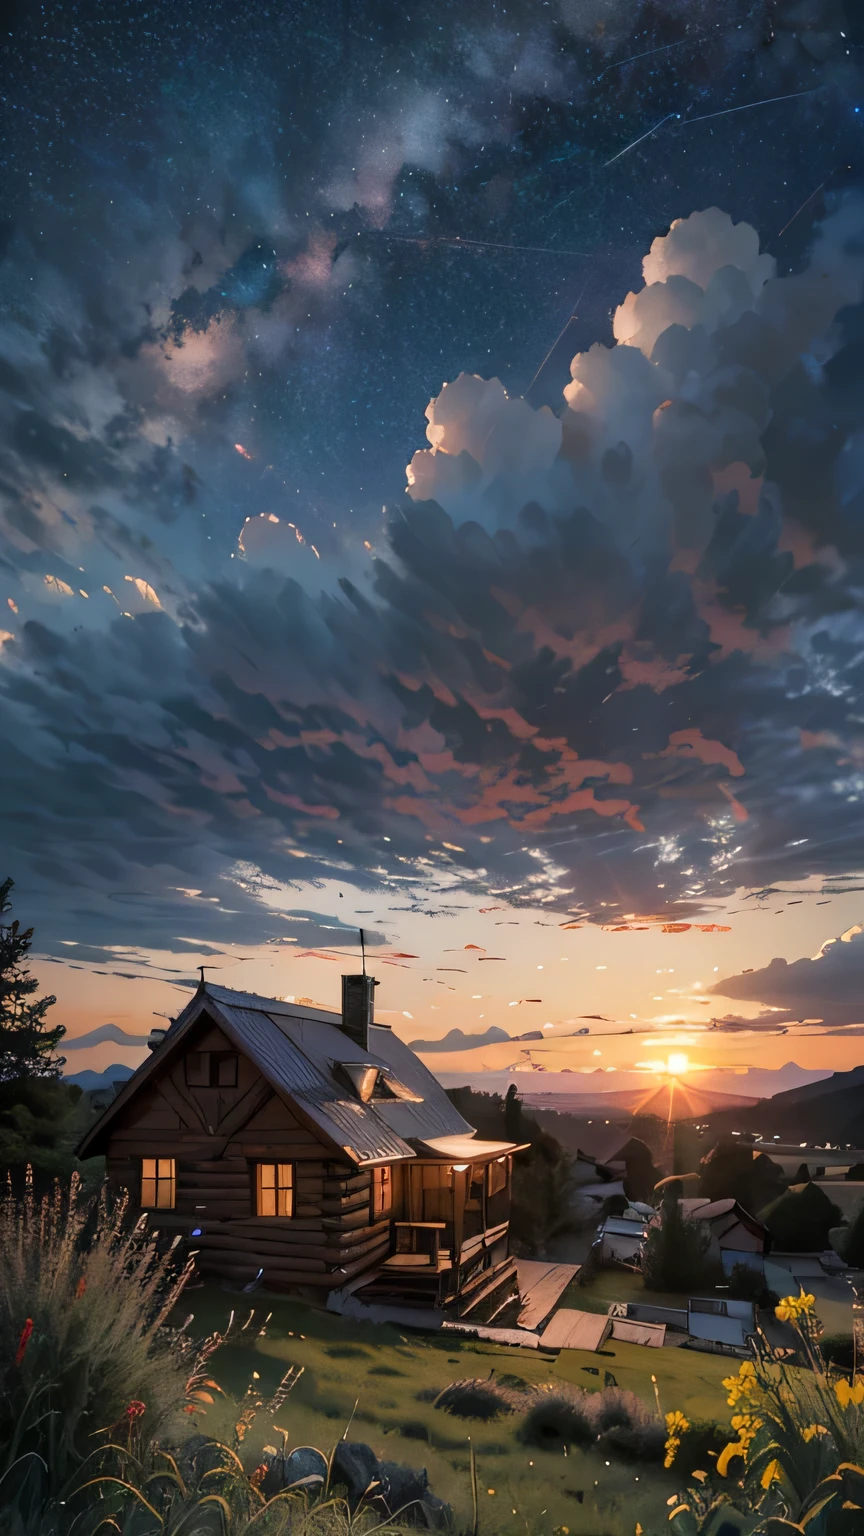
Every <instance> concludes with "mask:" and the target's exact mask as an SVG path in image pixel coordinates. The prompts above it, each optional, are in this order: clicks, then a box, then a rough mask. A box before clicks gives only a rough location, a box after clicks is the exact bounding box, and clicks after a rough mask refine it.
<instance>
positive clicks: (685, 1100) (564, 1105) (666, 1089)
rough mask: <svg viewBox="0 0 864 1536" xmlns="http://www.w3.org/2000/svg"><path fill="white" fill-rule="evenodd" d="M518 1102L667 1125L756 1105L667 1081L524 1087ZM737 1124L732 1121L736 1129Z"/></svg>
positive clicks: (738, 1097)
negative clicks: (596, 1087)
mask: <svg viewBox="0 0 864 1536" xmlns="http://www.w3.org/2000/svg"><path fill="white" fill-rule="evenodd" d="M606 1081H608V1079H606ZM522 1099H523V1102H524V1104H525V1106H526V1108H528V1109H557V1110H558V1111H559V1112H560V1113H563V1114H568V1113H569V1114H587V1113H589V1112H590V1111H592V1110H593V1112H594V1113H595V1114H603V1113H604V1112H605V1114H606V1115H612V1114H615V1113H621V1112H625V1113H627V1114H629V1115H653V1116H656V1117H657V1118H658V1119H661V1120H665V1121H667V1122H668V1121H670V1120H690V1119H692V1118H693V1117H694V1116H696V1115H700V1116H704V1115H711V1116H712V1117H713V1116H714V1115H715V1113H717V1112H718V1111H719V1112H723V1111H729V1112H734V1113H735V1114H736V1115H740V1114H741V1113H742V1112H743V1111H746V1110H749V1109H754V1108H755V1107H756V1105H757V1104H758V1103H759V1101H758V1099H752V1098H746V1097H745V1096H744V1095H743V1094H734V1093H715V1092H714V1091H713V1090H712V1089H710V1088H703V1087H702V1086H701V1085H700V1086H699V1087H697V1088H694V1087H692V1086H691V1084H689V1083H688V1084H686V1085H685V1084H684V1083H676V1084H675V1085H674V1086H672V1085H671V1084H669V1083H668V1082H667V1083H661V1084H659V1085H657V1086H654V1085H652V1086H651V1087H650V1088H617V1089H613V1090H612V1091H611V1092H610V1093H601V1092H598V1093H590V1092H589V1093H560V1092H559V1093H542V1092H539V1091H535V1092H531V1090H530V1089H528V1088H525V1089H523V1090H522ZM737 1123H738V1122H737V1120H736V1122H735V1124H736V1126H737ZM712 1124H713V1119H712Z"/></svg>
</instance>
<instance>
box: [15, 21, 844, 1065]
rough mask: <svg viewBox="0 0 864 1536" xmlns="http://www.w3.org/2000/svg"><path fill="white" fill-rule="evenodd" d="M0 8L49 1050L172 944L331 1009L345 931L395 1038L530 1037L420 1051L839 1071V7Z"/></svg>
mask: <svg viewBox="0 0 864 1536" xmlns="http://www.w3.org/2000/svg"><path fill="white" fill-rule="evenodd" d="M0 51H2V55H3V58H2V88H0V98H2V99H0V105H2V110H3V115H4V131H3V141H2V168H3V185H4V194H5V196H4V205H3V210H2V217H0V261H2V282H0V740H2V743H3V749H2V752H0V850H2V854H3V858H2V865H3V872H4V873H5V872H6V870H8V873H9V874H10V875H11V876H12V877H13V878H14V880H15V882H16V888H15V897H16V913H17V914H18V915H20V916H21V917H22V919H24V920H25V921H26V922H28V923H29V922H32V923H34V924H35V926H36V953H37V962H36V964H37V969H38V972H39V974H40V977H41V979H42V980H43V984H44V985H45V986H46V987H48V986H50V989H51V990H52V991H53V992H55V993H56V994H57V997H58V1000H59V1001H58V1005H57V1010H56V1013H57V1016H58V1020H59V1021H60V1022H64V1023H66V1024H67V1026H68V1029H69V1035H70V1040H69V1042H68V1043H69V1044H72V1046H73V1050H72V1052H67V1055H68V1057H69V1069H70V1070H71V1069H73V1068H79V1067H84V1066H91V1065H92V1066H98V1065H104V1064H106V1063H107V1062H109V1061H114V1060H122V1061H126V1062H128V1063H130V1064H132V1063H134V1062H135V1061H137V1060H138V1059H140V1056H141V1054H142V1048H143V1040H144V1038H145V1037H146V1033H147V1031H148V1029H149V1028H150V1026H151V1025H152V1024H153V1023H154V1022H155V1023H158V1022H159V1020H160V1018H161V1017H162V1016H163V1015H166V1016H170V1015H172V1014H173V1013H176V1011H177V1009H178V1008H179V1007H180V1006H182V1003H183V1000H184V998H185V997H188V983H189V978H190V977H194V975H195V968H196V967H197V966H198V965H200V964H204V965H209V966H211V967H212V969H211V971H210V972H209V973H208V974H210V975H211V976H213V977H214V978H215V976H216V973H217V972H218V973H219V979H220V980H221V981H223V982H227V983H230V984H232V985H238V986H244V987H248V988H251V989H254V990H258V991H262V992H267V993H271V994H275V995H280V996H292V997H296V998H298V999H299V998H300V997H304V996H305V997H310V998H312V999H313V1000H316V1001H321V1002H325V1003H328V1004H330V1005H334V1004H336V1002H337V999H338V976H339V972H340V970H341V969H344V968H345V965H346V960H348V961H349V962H350V965H351V966H352V967H353V965H354V964H355V963H356V957H357V954H358V948H357V927H358V925H360V924H362V925H363V927H364V929H365V930H366V935H367V943H368V946H369V951H370V956H371V957H372V958H373V959H374V966H375V969H376V973H377V974H378V975H379V976H380V978H381V981H382V986H381V988H380V989H379V1000H378V1007H379V1016H380V1017H381V1018H382V1019H383V1020H384V1021H386V1022H391V1023H392V1024H393V1025H394V1027H396V1028H398V1029H399V1031H400V1033H402V1034H403V1035H404V1036H405V1038H408V1039H414V1038H420V1039H424V1040H427V1041H428V1040H432V1041H433V1042H434V1041H436V1040H438V1039H439V1038H440V1037H442V1036H444V1035H445V1034H447V1033H448V1032H449V1031H450V1030H451V1029H458V1030H462V1031H463V1032H468V1033H469V1034H474V1033H478V1032H479V1033H483V1032H485V1031H487V1030H488V1029H490V1028H492V1029H493V1031H494V1030H497V1031H504V1032H505V1035H506V1036H510V1037H514V1036H516V1035H519V1034H524V1033H528V1034H533V1035H538V1034H539V1036H540V1040H539V1044H538V1043H536V1041H532V1042H519V1041H516V1040H512V1041H510V1040H508V1039H506V1038H505V1039H503V1040H495V1039H493V1040H484V1043H483V1044H482V1045H481V1046H480V1047H477V1046H475V1047H474V1048H473V1049H464V1048H463V1047H464V1041H463V1040H461V1039H459V1038H458V1037H452V1039H451V1046H452V1048H451V1049H448V1050H447V1051H442V1052H437V1053H432V1054H431V1055H430V1057H429V1059H430V1061H431V1060H432V1057H433V1055H434V1058H435V1062H436V1067H437V1068H440V1070H442V1071H445V1072H451V1071H452V1072H455V1073H457V1074H458V1073H462V1074H463V1075H464V1073H465V1072H467V1071H469V1070H470V1071H471V1072H472V1073H475V1074H480V1073H483V1072H487V1073H491V1074H493V1075H494V1076H495V1079H496V1081H497V1080H498V1078H499V1077H500V1076H501V1075H502V1074H503V1073H506V1072H507V1071H508V1070H510V1069H512V1068H513V1067H515V1066H520V1067H522V1068H524V1070H525V1072H526V1073H529V1072H535V1071H536V1070H537V1069H538V1068H545V1069H546V1070H547V1072H548V1074H549V1076H548V1079H547V1080H548V1082H549V1083H550V1084H552V1082H553V1077H554V1080H555V1083H559V1082H561V1083H563V1082H564V1081H565V1079H564V1077H563V1074H564V1072H565V1071H569V1072H571V1073H586V1072H588V1071H596V1070H597V1069H598V1068H599V1069H600V1070H603V1071H605V1070H609V1069H610V1068H614V1069H615V1070H616V1072H618V1073H619V1075H620V1076H619V1078H616V1080H615V1081H616V1082H618V1081H619V1080H620V1081H622V1082H623V1081H624V1080H625V1079H626V1080H627V1081H630V1080H631V1079H632V1080H634V1081H635V1080H636V1079H637V1078H638V1076H639V1074H640V1073H643V1072H646V1071H648V1070H650V1068H651V1067H652V1065H654V1066H656V1064H657V1061H658V1060H662V1059H664V1055H665V1053H667V1052H668V1051H669V1050H670V1049H679V1050H680V1049H686V1050H687V1051H688V1052H689V1056H690V1059H691V1062H692V1063H693V1064H694V1065H695V1066H698V1067H700V1068H701V1069H702V1070H703V1071H705V1072H706V1073H707V1072H709V1071H710V1072H711V1073H713V1074H714V1079H715V1080H716V1081H717V1082H718V1083H719V1082H720V1081H721V1078H722V1081H723V1082H726V1080H727V1078H728V1077H729V1076H730V1074H736V1073H737V1074H738V1075H739V1076H740V1074H741V1073H742V1072H745V1071H747V1072H749V1073H753V1074H759V1073H762V1074H763V1076H764V1075H765V1074H768V1076H766V1077H765V1081H766V1082H767V1081H768V1080H769V1078H770V1074H771V1072H772V1071H775V1070H776V1069H779V1068H780V1067H782V1066H783V1065H784V1064H785V1063H789V1062H792V1061H794V1062H797V1063H798V1064H799V1065H801V1066H802V1067H803V1068H805V1069H807V1070H810V1071H816V1070H828V1069H829V1068H831V1067H848V1066H851V1065H853V1064H855V1063H856V1061H857V1060H858V1059H859V1055H860V1047H859V1044H858V1042H859V1040H860V1032H861V1030H862V1029H864V1010H862V1006H861V1002H860V998H861V996H862V981H864V935H862V934H861V923H862V920H864V919H862V911H864V908H862V903H861V893H862V891H864V649H862V621H861V608H862V600H864V599H862V594H864V303H862V295H864V178H862V164H864V160H862V144H864V138H862V135H864V18H862V16H861V14H860V10H859V8H858V7H857V6H854V5H852V4H851V3H848V4H842V3H839V0H809V3H808V4H806V5H805V4H796V3H790V0H773V3H771V0H755V3H745V0H712V3H711V4H707V3H705V4H702V3H694V0H687V3H684V0H657V3H644V4H639V3H633V0H517V3H515V4H507V5H503V4H499V3H497V0H496V3H494V4H493V3H491V0H469V3H466V0H459V3H450V0H445V3H441V4H438V5H436V6H435V7H419V6H418V7H414V6H412V5H411V4H410V0H400V3H399V4H395V3H390V0H387V3H385V0H377V3H376V0H341V3H339V0H315V3H314V4H313V3H311V0H310V3H303V0H294V3H290V4H275V3H267V0H255V4H253V5H251V6H249V7H246V8H243V9H242V11H241V9H240V8H238V7H237V6H236V5H233V4H198V5H195V6H191V5H188V4H185V3H182V0H172V3H159V0H156V3H153V0H136V3H131V0H118V3H117V4H113V5H111V6H106V5H104V4H101V5H100V4H93V3H88V0H79V3H77V4H74V5H73V4H64V5H60V4H57V3H52V0H46V3H45V4H43V5H35V4H32V3H29V0H18V3H17V4H15V5H13V6H12V9H11V15H10V19H9V21H8V24H7V25H6V27H5V36H3V37H2V38H0ZM424 413H425V414H424ZM406 467H407V468H406ZM397 970H398V972H399V974H398V976H397V974H396V972H397ZM595 1014H596V1015H598V1016H599V1017H598V1018H596V1019H591V1018H590V1017H589V1016H590V1015H595ZM712 1021H713V1023H712ZM584 1029H588V1030H589V1034H588V1035H587V1036H586V1035H584V1034H578V1033H577V1031H578V1030H584ZM623 1029H627V1030H632V1031H633V1034H632V1035H629V1034H628V1035H623V1034H621V1033H620V1031H621V1030H623ZM94 1030H96V1031H97V1032H99V1031H101V1033H100V1034H99V1035H98V1038H97V1039H95V1040H94V1039H92V1038H91V1036H92V1034H93V1031H94ZM106 1030H107V1034H106ZM544 1031H545V1032H546V1033H545V1035H544V1033H543V1032H544ZM599 1034H605V1035H606V1036H607V1038H606V1039H605V1040H603V1041H602V1042H598V1039H597V1038H596V1037H597V1036H598V1035H599ZM564 1036H567V1037H568V1043H566V1044H565V1043H564V1039H563V1038H562V1037H564ZM78 1039H83V1040H84V1041H85V1044H84V1045H83V1046H82V1047H78V1046H77V1045H76V1044H75V1043H74V1042H75V1041H77V1040H78ZM469 1044H470V1042H469ZM598 1052H599V1056H598V1054H597V1053H598ZM724 1073H725V1074H726V1077H723V1074H724ZM490 1081H491V1078H490ZM759 1081H760V1082H761V1081H762V1078H760V1079H759ZM777 1081H778V1084H779V1085H780V1086H785V1080H784V1081H783V1083H780V1079H779V1078H778V1079H777ZM755 1082H756V1077H755V1076H754V1077H752V1078H751V1083H755Z"/></svg>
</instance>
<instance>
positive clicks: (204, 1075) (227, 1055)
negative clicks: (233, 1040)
mask: <svg viewBox="0 0 864 1536" xmlns="http://www.w3.org/2000/svg"><path fill="white" fill-rule="evenodd" d="M193 1056H194V1057H196V1058H197V1059H198V1061H199V1062H200V1063H202V1065H201V1071H200V1077H201V1079H203V1080H201V1081H193V1080H192V1079H191V1078H190V1072H189V1062H190V1059H191V1058H192V1057H193ZM204 1063H206V1066H205V1065H204ZM228 1064H233V1068H234V1070H233V1073H231V1074H229V1077H230V1079H231V1080H230V1081H228V1082H224V1083H223V1082H220V1081H219V1074H220V1071H221V1070H222V1068H223V1066H225V1065H228ZM238 1072H239V1056H238V1053H237V1052H236V1051H187V1052H186V1055H185V1057H184V1058H183V1076H184V1080H185V1082H186V1087H187V1088H236V1087H237V1079H238Z"/></svg>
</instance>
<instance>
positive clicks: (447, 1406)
mask: <svg viewBox="0 0 864 1536" xmlns="http://www.w3.org/2000/svg"><path fill="white" fill-rule="evenodd" d="M435 1407H436V1408H443V1409H444V1411H445V1413H452V1414H454V1415H455V1417H456V1418H458V1419H485V1420H487V1421H488V1420H490V1419H497V1418H498V1417H499V1415H500V1414H502V1413H512V1412H513V1394H512V1393H510V1392H508V1391H507V1389H506V1388H505V1387H502V1386H500V1385H499V1384H498V1383H497V1382H495V1381H473V1380H470V1379H466V1380H464V1381H452V1382H451V1383H450V1385H449V1387H445V1388H444V1391H443V1392H438V1393H437V1394H436V1395H435Z"/></svg>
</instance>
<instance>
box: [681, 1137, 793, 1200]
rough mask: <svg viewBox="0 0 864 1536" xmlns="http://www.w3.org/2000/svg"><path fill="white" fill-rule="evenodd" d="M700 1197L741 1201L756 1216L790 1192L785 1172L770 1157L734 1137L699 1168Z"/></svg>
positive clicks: (720, 1144)
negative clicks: (784, 1175)
mask: <svg viewBox="0 0 864 1536" xmlns="http://www.w3.org/2000/svg"><path fill="white" fill-rule="evenodd" d="M699 1171H700V1174H701V1183H700V1185H699V1193H700V1195H704V1196H705V1198H706V1199H707V1200H737V1201H738V1204H739V1205H743V1207H744V1209H745V1211H750V1212H751V1214H752V1215H755V1214H756V1212H757V1211H761V1210H762V1208H763V1207H764V1206H766V1205H770V1204H771V1202H772V1201H773V1200H777V1199H779V1197H780V1195H782V1194H783V1193H784V1191H785V1189H786V1180H785V1178H784V1177H783V1170H782V1168H781V1167H780V1166H779V1164H778V1163H775V1162H774V1161H773V1159H772V1158H770V1157H768V1156H767V1155H766V1153H764V1152H761V1151H759V1150H758V1148H757V1147H755V1146H753V1145H751V1144H750V1143H748V1142H744V1143H743V1145H742V1144H741V1143H740V1142H736V1141H733V1140H732V1138H731V1137H729V1138H728V1139H726V1138H724V1139H722V1140H721V1141H718V1143H717V1145H716V1147H713V1148H712V1150H711V1151H710V1152H709V1153H708V1154H707V1156H706V1157H703V1159H702V1162H701V1164H700V1168H699Z"/></svg>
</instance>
